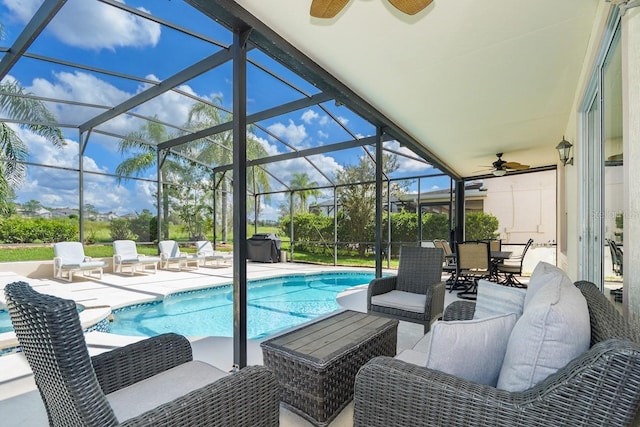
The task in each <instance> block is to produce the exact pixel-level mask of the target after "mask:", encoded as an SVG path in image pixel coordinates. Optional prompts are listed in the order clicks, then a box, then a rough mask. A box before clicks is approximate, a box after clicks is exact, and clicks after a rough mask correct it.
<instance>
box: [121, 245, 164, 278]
mask: <svg viewBox="0 0 640 427" xmlns="http://www.w3.org/2000/svg"><path fill="white" fill-rule="evenodd" d="M159 262H160V257H157V256H146V255H141V254H138V249H137V248H136V242H134V241H133V240H115V241H114V242H113V272H114V273H124V269H125V268H129V269H130V273H131V275H132V276H133V274H134V273H135V272H136V271H141V272H148V271H151V268H153V273H154V274H155V273H156V272H157V271H158V263H159Z"/></svg>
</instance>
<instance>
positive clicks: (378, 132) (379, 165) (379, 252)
mask: <svg viewBox="0 0 640 427" xmlns="http://www.w3.org/2000/svg"><path fill="white" fill-rule="evenodd" d="M382 154H383V150H382V130H381V129H380V128H379V127H378V128H376V243H375V247H376V251H375V252H376V254H375V255H376V277H382V173H383V172H384V171H383V170H382V167H383V156H382Z"/></svg>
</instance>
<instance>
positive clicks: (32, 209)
mask: <svg viewBox="0 0 640 427" xmlns="http://www.w3.org/2000/svg"><path fill="white" fill-rule="evenodd" d="M22 207H23V208H24V211H25V213H27V214H29V215H31V216H34V215H35V214H36V213H37V212H38V210H39V209H41V208H42V204H41V203H40V201H39V200H34V199H31V200H29V201H28V202H25V203H24V204H23V205H22Z"/></svg>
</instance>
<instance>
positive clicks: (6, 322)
mask: <svg viewBox="0 0 640 427" xmlns="http://www.w3.org/2000/svg"><path fill="white" fill-rule="evenodd" d="M11 331H13V326H11V319H10V318H9V312H8V311H7V310H0V334H1V333H3V332H11Z"/></svg>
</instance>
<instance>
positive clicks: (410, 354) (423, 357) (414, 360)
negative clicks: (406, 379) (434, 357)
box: [394, 348, 427, 366]
mask: <svg viewBox="0 0 640 427" xmlns="http://www.w3.org/2000/svg"><path fill="white" fill-rule="evenodd" d="M394 359H398V360H402V361H404V362H407V363H411V364H413V365H418V366H426V364H427V353H423V352H421V351H417V350H412V349H410V348H408V349H405V350H402V351H401V352H400V353H398V354H397V355H396V356H395V357H394Z"/></svg>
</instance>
